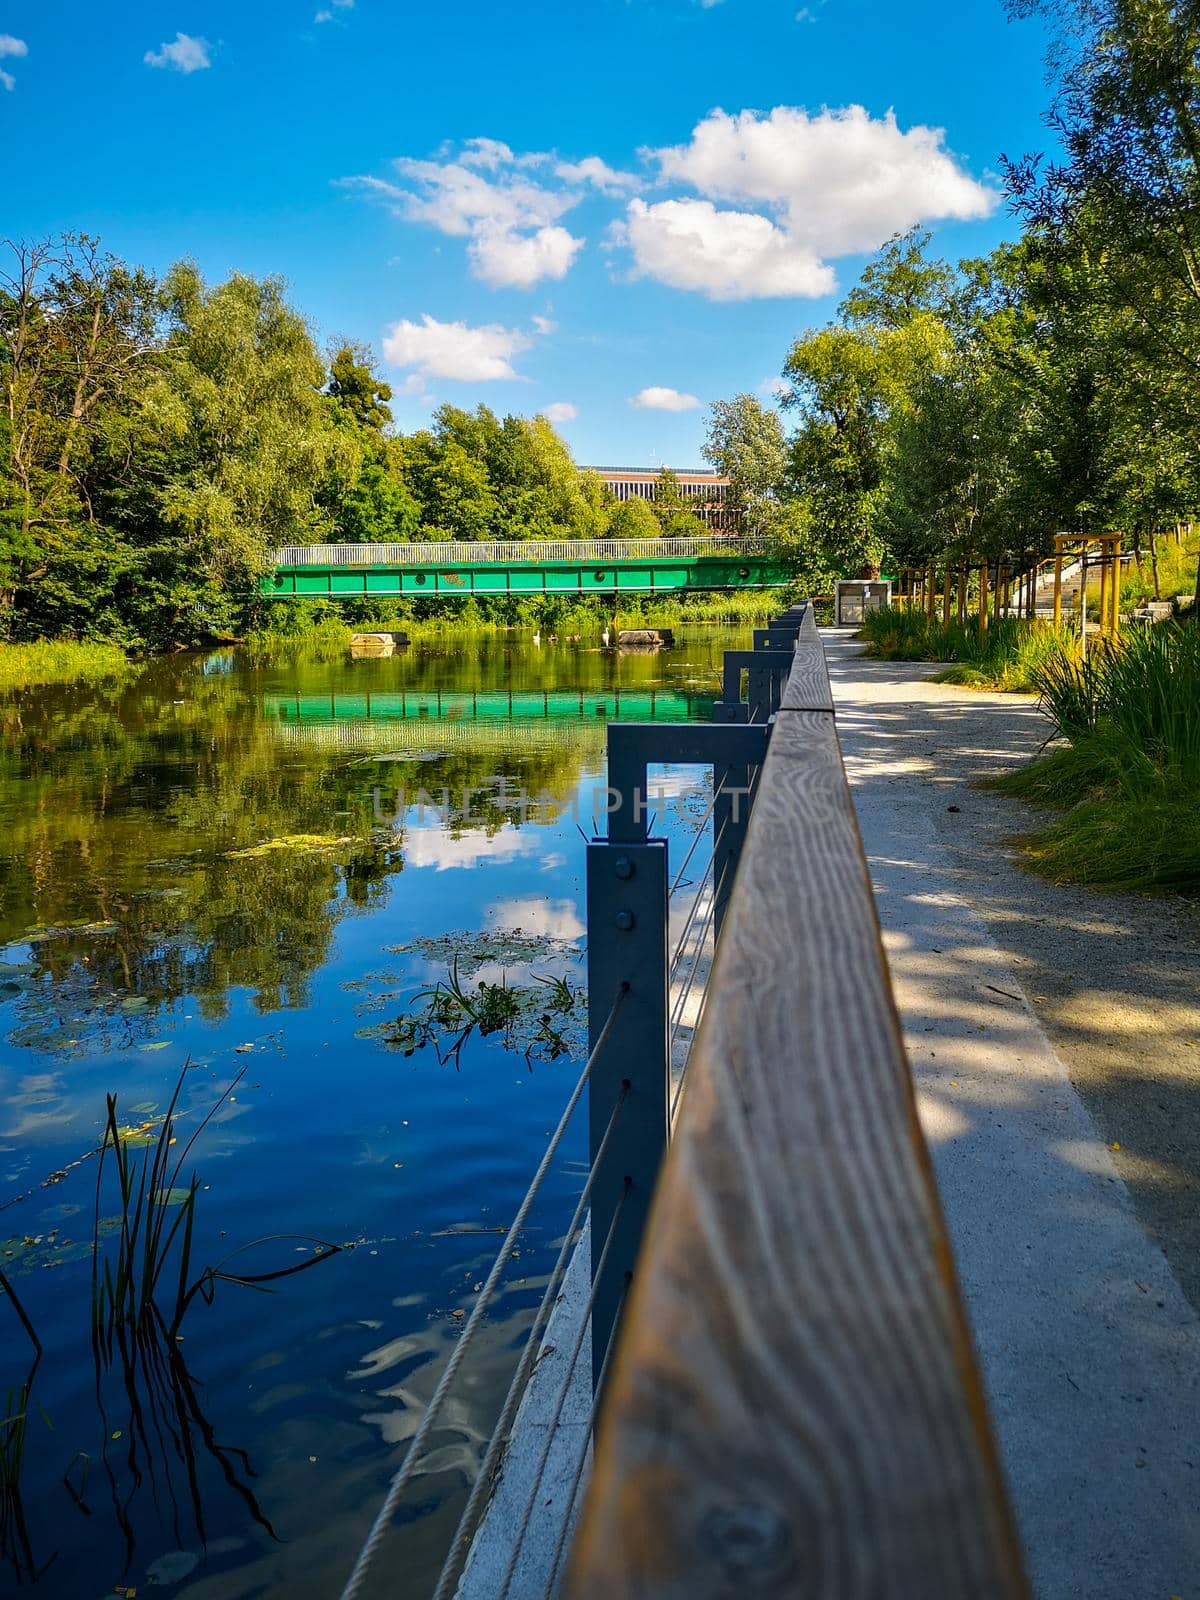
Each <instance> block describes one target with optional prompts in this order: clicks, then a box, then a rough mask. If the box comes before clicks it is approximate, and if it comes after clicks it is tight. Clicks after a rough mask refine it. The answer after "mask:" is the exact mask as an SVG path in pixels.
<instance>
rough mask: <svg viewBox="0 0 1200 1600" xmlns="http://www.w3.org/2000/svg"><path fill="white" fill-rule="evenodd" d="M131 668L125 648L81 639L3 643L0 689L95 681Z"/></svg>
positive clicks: (0, 648)
mask: <svg viewBox="0 0 1200 1600" xmlns="http://www.w3.org/2000/svg"><path fill="white" fill-rule="evenodd" d="M129 670H130V662H129V658H128V656H127V655H126V654H125V652H124V650H119V649H118V648H117V646H116V645H113V644H92V643H87V642H81V641H80V640H78V639H39V640H37V641H35V642H34V643H32V644H0V692H3V691H5V690H13V689H40V688H42V687H44V686H45V685H47V684H51V683H93V682H96V681H97V680H99V679H101V678H116V677H120V676H121V675H122V674H123V673H126V672H128V671H129Z"/></svg>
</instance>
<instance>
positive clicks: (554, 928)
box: [485, 896, 587, 944]
mask: <svg viewBox="0 0 1200 1600" xmlns="http://www.w3.org/2000/svg"><path fill="white" fill-rule="evenodd" d="M485 914H486V917H487V921H488V925H489V926H490V927H493V928H496V929H497V930H498V931H500V932H502V933H524V934H532V935H533V936H534V937H537V938H543V939H562V940H564V941H565V942H566V943H568V944H571V943H574V941H575V940H576V939H582V938H583V936H584V933H585V932H586V931H587V930H586V929H585V928H584V925H583V922H582V919H581V918H580V915H579V908H578V907H577V906H576V905H575V902H574V901H573V900H546V899H542V898H540V897H539V896H525V897H523V898H521V899H517V900H497V901H496V902H495V903H494V904H493V905H490V906H489V907H488V908H487V912H486V913H485Z"/></svg>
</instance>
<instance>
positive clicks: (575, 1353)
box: [434, 1180, 629, 1600]
mask: <svg viewBox="0 0 1200 1600" xmlns="http://www.w3.org/2000/svg"><path fill="white" fill-rule="evenodd" d="M628 1194H629V1183H628V1180H626V1185H625V1190H624V1193H623V1194H622V1196H621V1199H620V1200H619V1201H618V1203H617V1206H616V1209H615V1210H614V1212H613V1216H612V1221H611V1222H610V1224H609V1228H608V1233H607V1235H606V1237H605V1240H604V1244H603V1246H602V1247H601V1250H600V1254H599V1257H598V1258H597V1259H596V1264H595V1267H594V1269H593V1276H592V1287H591V1292H590V1293H589V1295H588V1298H587V1304H586V1305H585V1306H584V1308H583V1315H582V1316H581V1317H580V1319H579V1326H578V1328H576V1330H575V1339H574V1342H573V1343H572V1345H571V1354H570V1356H569V1357H568V1359H567V1368H566V1371H565V1372H564V1374H563V1378H562V1382H561V1383H560V1384H559V1388H558V1394H557V1395H556V1396H555V1400H554V1411H553V1414H552V1416H551V1419H550V1424H549V1427H548V1428H547V1429H546V1438H545V1441H544V1442H543V1444H542V1449H541V1453H540V1455H539V1458H538V1466H537V1472H536V1473H535V1475H534V1480H533V1487H532V1488H531V1489H530V1491H529V1493H528V1495H527V1496H526V1497H525V1508H524V1510H523V1512H522V1514H521V1523H520V1527H519V1528H518V1529H517V1537H516V1538H515V1539H514V1540H513V1547H512V1550H511V1551H510V1552H509V1557H508V1565H507V1566H506V1568H505V1570H504V1582H503V1584H502V1585H501V1589H500V1593H499V1595H498V1596H497V1597H496V1600H508V1594H509V1591H510V1589H511V1588H512V1581H513V1577H514V1575H515V1573H516V1570H517V1563H518V1561H519V1560H520V1558H521V1550H522V1548H523V1546H524V1543H525V1535H526V1534H527V1533H528V1532H529V1522H530V1518H531V1517H532V1516H533V1508H534V1506H535V1505H536V1504H537V1498H538V1495H539V1493H540V1492H541V1487H542V1478H543V1477H544V1475H545V1472H546V1463H547V1461H548V1460H549V1459H550V1450H551V1446H552V1445H553V1443H554V1436H555V1432H556V1430H557V1428H558V1425H559V1423H560V1422H561V1420H562V1414H563V1408H564V1407H565V1405H566V1403H567V1396H568V1394H569V1393H570V1392H571V1386H572V1384H573V1382H574V1380H575V1372H576V1369H577V1367H578V1365H579V1355H580V1352H581V1351H582V1349H583V1341H584V1339H585V1337H586V1336H587V1334H588V1331H589V1330H590V1328H591V1325H592V1309H593V1307H594V1306H595V1303H596V1294H597V1291H598V1289H599V1286H600V1283H601V1281H602V1279H603V1276H604V1269H605V1267H606V1266H607V1265H608V1257H609V1252H610V1251H611V1249H612V1242H613V1239H614V1237H615V1236H616V1232H617V1224H618V1223H619V1222H620V1220H621V1213H622V1211H623V1210H624V1209H625V1200H626V1198H627V1197H628ZM615 1337H616V1328H615V1325H614V1331H613V1339H615ZM611 1343H612V1340H610V1344H611ZM590 1434H591V1430H590V1428H589V1430H588V1435H589V1437H590ZM579 1454H580V1459H581V1460H582V1459H583V1458H584V1457H586V1455H587V1446H586V1443H585V1444H584V1446H583V1448H582V1449H581V1450H580V1452H579ZM574 1498H575V1497H574V1495H572V1496H571V1497H570V1498H569V1499H568V1501H567V1520H568V1521H569V1520H570V1507H571V1505H572V1504H573V1502H574ZM434 1600H444V1597H443V1595H442V1591H441V1589H439V1590H438V1592H437V1594H436V1595H435V1596H434Z"/></svg>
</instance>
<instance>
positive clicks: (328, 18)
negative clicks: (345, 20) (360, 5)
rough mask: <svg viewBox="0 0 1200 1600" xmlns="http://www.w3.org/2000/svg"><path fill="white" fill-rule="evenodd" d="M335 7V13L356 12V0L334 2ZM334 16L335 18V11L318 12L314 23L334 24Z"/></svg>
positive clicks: (336, 0) (335, 0) (334, 0)
mask: <svg viewBox="0 0 1200 1600" xmlns="http://www.w3.org/2000/svg"><path fill="white" fill-rule="evenodd" d="M333 5H334V10H335V11H353V10H354V0H333ZM333 16H334V13H333V11H318V12H317V14H316V16H315V17H314V18H313V21H314V22H332V21H333Z"/></svg>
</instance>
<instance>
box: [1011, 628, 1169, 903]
mask: <svg viewBox="0 0 1200 1600" xmlns="http://www.w3.org/2000/svg"><path fill="white" fill-rule="evenodd" d="M1034 677H1035V687H1036V688H1037V689H1038V692H1039V693H1040V695H1041V701H1042V706H1043V709H1044V710H1045V711H1046V713H1047V714H1048V716H1049V717H1050V719H1051V721H1052V723H1053V726H1054V732H1055V733H1056V734H1057V735H1059V736H1060V737H1061V738H1063V739H1065V740H1067V741H1068V743H1067V744H1066V745H1064V746H1063V747H1061V748H1059V749H1057V750H1053V751H1051V752H1049V753H1047V754H1045V755H1043V756H1040V757H1038V758H1037V759H1036V760H1035V761H1033V762H1032V763H1031V764H1030V765H1029V766H1028V767H1024V768H1022V769H1021V770H1020V771H1018V772H1013V773H1009V774H1006V775H1005V776H1004V777H1002V778H1000V779H997V780H996V783H995V785H994V786H995V787H996V788H998V789H1001V790H1003V791H1004V792H1006V793H1008V794H1015V795H1019V796H1020V797H1021V798H1022V799H1025V800H1029V801H1031V802H1033V803H1034V804H1040V805H1044V806H1050V807H1053V808H1058V809H1060V810H1062V812H1063V815H1062V816H1061V817H1059V818H1057V819H1056V820H1055V821H1054V822H1052V823H1051V824H1050V825H1049V826H1048V827H1046V828H1043V829H1041V830H1040V831H1039V832H1038V833H1036V834H1034V835H1033V836H1032V837H1031V838H1030V839H1029V840H1028V841H1027V843H1028V848H1029V851H1030V855H1031V858H1032V861H1033V864H1034V865H1035V867H1036V868H1037V869H1038V870H1039V871H1040V872H1043V873H1045V874H1046V875H1047V876H1050V877H1053V878H1055V879H1058V880H1060V881H1074V882H1083V883H1093V884H1099V885H1103V886H1106V887H1110V888H1118V889H1167V890H1173V891H1176V892H1179V893H1186V894H1196V893H1200V627H1196V626H1181V625H1180V624H1178V623H1174V622H1171V623H1162V624H1160V625H1159V626H1158V627H1155V628H1147V629H1137V630H1133V631H1130V632H1128V633H1126V634H1124V635H1123V636H1122V638H1121V640H1120V641H1119V642H1118V643H1116V644H1112V645H1107V646H1103V647H1099V648H1094V649H1093V650H1092V651H1090V652H1089V655H1088V658H1087V660H1086V661H1083V660H1081V659H1080V658H1079V656H1078V655H1077V654H1076V653H1074V652H1072V651H1070V650H1067V649H1063V650H1062V651H1061V653H1060V654H1059V655H1057V656H1051V657H1048V658H1047V659H1046V661H1044V662H1043V663H1042V664H1041V666H1040V667H1039V669H1038V670H1037V672H1036V673H1035V674H1034Z"/></svg>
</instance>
